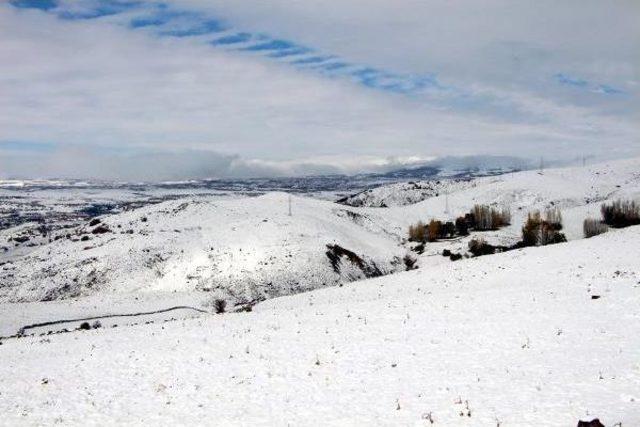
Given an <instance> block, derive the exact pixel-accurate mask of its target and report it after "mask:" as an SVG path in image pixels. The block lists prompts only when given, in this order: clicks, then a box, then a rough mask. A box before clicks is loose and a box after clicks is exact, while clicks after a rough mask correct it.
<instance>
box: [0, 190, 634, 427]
mask: <svg viewBox="0 0 640 427" xmlns="http://www.w3.org/2000/svg"><path fill="white" fill-rule="evenodd" d="M272 197H273V196H272ZM276 201H278V202H280V201H281V199H280V198H277V199H276ZM185 209H190V208H185ZM193 209H194V212H192V213H193V214H195V213H196V211H197V209H196V208H195V207H194V208H193ZM325 214H326V212H325ZM132 219H133V215H132ZM152 221H153V219H152V218H151V217H150V218H149V222H152ZM203 226H204V224H203ZM639 241H640V227H632V228H628V229H624V230H617V231H611V232H609V233H607V234H604V235H601V236H598V237H594V238H591V239H586V240H580V241H573V242H569V243H564V244H558V245H555V246H548V247H541V248H528V249H523V250H517V251H512V252H507V253H503V254H499V255H494V256H488V257H482V258H477V259H469V260H462V261H459V262H456V263H449V264H447V265H442V266H439V267H434V268H431V269H421V270H415V271H411V272H404V273H400V274H397V275H393V276H386V277H381V278H376V279H371V280H366V281H362V282H358V283H352V284H348V285H345V286H343V287H334V288H330V289H323V290H320V291H315V292H310V293H305V294H300V295H295V296H290V297H284V298H277V299H273V300H270V301H268V302H265V303H262V304H259V305H258V306H256V309H255V310H254V311H253V312H251V313H234V314H227V315H221V316H216V315H209V316H207V315H205V316H200V317H198V318H195V319H186V320H181V321H174V322H161V323H156V324H148V325H139V326H133V327H128V328H123V327H118V328H102V329H97V330H92V331H87V332H82V331H78V332H74V333H69V334H62V335H50V336H35V337H26V338H20V339H10V340H4V341H3V342H2V345H0V360H2V363H0V391H1V394H0V412H1V413H2V414H3V417H2V423H5V424H7V425H22V424H30V425H41V424H53V423H59V424H63V425H87V424H98V425H113V424H161V425H175V424H181V425H185V424H186V425H203V424H215V425H427V426H429V425H447V426H451V425H456V426H496V425H500V426H533V425H545V426H574V425H576V424H577V421H578V420H580V419H582V420H591V419H593V418H596V417H598V418H600V420H601V421H602V422H603V423H604V424H605V425H607V426H612V425H623V426H634V425H640V407H639V405H640V394H639V393H640V365H639V364H638V361H640V342H639V341H638V334H639V332H640V263H638V259H640V244H638V242H639ZM17 306H18V307H19V306H20V305H19V304H18V305H17ZM5 312H6V311H5ZM616 423H620V424H616Z"/></svg>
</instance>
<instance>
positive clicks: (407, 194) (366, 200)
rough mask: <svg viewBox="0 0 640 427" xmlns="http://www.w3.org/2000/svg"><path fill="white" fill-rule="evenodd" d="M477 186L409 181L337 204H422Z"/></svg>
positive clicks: (454, 181) (467, 181)
mask: <svg viewBox="0 0 640 427" xmlns="http://www.w3.org/2000/svg"><path fill="white" fill-rule="evenodd" d="M475 186H476V181H475V180H473V179H471V178H466V179H434V180H428V181H409V182H400V183H397V184H389V185H383V186H380V187H376V188H370V189H368V190H364V191H361V192H359V193H356V194H353V195H351V196H347V197H343V198H341V199H339V200H338V201H337V203H340V204H343V205H347V206H354V207H373V208H387V207H392V206H406V205H412V204H415V203H419V202H422V201H424V200H426V199H429V198H431V197H438V196H439V195H441V194H446V193H451V192H454V191H459V190H462V189H466V188H472V187H475Z"/></svg>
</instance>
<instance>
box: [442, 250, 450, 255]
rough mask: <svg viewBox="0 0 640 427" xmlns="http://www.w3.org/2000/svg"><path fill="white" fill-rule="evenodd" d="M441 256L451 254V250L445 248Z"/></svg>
mask: <svg viewBox="0 0 640 427" xmlns="http://www.w3.org/2000/svg"><path fill="white" fill-rule="evenodd" d="M442 256H451V251H450V250H449V249H445V250H443V251H442Z"/></svg>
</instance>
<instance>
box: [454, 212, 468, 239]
mask: <svg viewBox="0 0 640 427" xmlns="http://www.w3.org/2000/svg"><path fill="white" fill-rule="evenodd" d="M456 231H457V233H458V234H459V235H460V236H468V235H469V225H468V223H467V220H466V219H465V218H464V217H462V216H461V217H458V218H456Z"/></svg>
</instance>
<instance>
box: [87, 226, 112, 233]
mask: <svg viewBox="0 0 640 427" xmlns="http://www.w3.org/2000/svg"><path fill="white" fill-rule="evenodd" d="M91 232H92V233H93V234H104V233H109V232H111V230H110V229H109V227H107V226H106V225H99V226H97V227H96V228H94V229H93V230H92V231H91Z"/></svg>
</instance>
